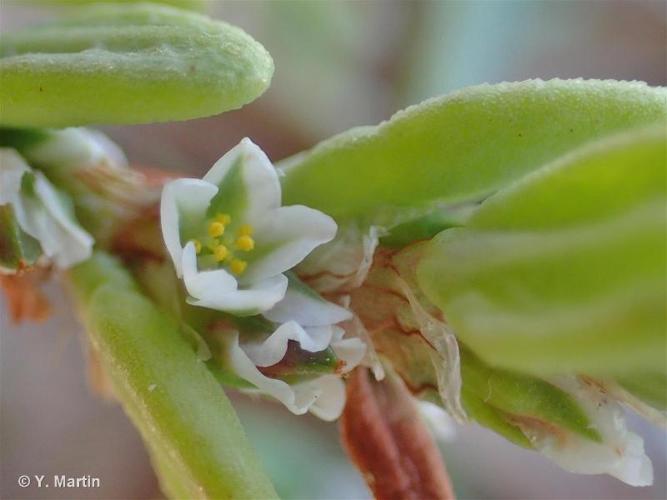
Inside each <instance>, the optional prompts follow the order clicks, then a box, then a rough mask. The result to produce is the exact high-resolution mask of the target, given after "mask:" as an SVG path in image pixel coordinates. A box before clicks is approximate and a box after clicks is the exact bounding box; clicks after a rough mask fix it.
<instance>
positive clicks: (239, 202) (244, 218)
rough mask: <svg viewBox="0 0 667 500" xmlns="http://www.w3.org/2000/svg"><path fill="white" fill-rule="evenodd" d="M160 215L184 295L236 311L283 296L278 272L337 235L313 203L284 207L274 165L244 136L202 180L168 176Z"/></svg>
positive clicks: (260, 307)
mask: <svg viewBox="0 0 667 500" xmlns="http://www.w3.org/2000/svg"><path fill="white" fill-rule="evenodd" d="M161 221H162V234H163V237H164V241H165V244H166V246H167V250H168V251H169V254H170V255H171V258H172V260H173V263H174V267H175V268H176V273H177V274H178V276H179V277H182V278H183V281H184V283H185V287H186V290H187V292H188V295H189V296H190V297H189V299H188V302H189V303H191V304H193V305H196V306H201V307H208V308H211V309H218V310H220V311H226V312H230V313H234V314H237V315H251V314H257V313H259V312H264V311H267V310H269V309H271V308H272V307H273V306H274V305H275V304H276V303H278V302H279V301H280V300H281V299H282V298H283V297H284V296H285V292H286V289H287V278H286V277H285V275H284V274H283V273H284V272H285V271H287V270H289V269H291V268H292V267H294V266H295V265H296V264H298V263H299V262H301V261H302V260H303V259H304V257H306V255H308V254H309V253H310V252H311V251H312V250H313V249H314V248H315V247H317V246H319V245H321V244H323V243H326V242H328V241H330V240H331V239H333V237H334V236H335V234H336V223H335V222H334V221H333V219H331V217H329V216H327V215H325V214H323V213H321V212H318V211H317V210H313V209H311V208H308V207H304V206H300V205H296V206H289V207H281V190H280V182H279V180H278V175H277V172H276V170H275V169H274V168H273V165H272V164H271V162H270V161H269V159H268V158H267V157H266V155H265V154H264V153H263V152H262V150H261V149H259V148H258V147H257V146H256V145H255V144H253V143H252V142H251V141H250V140H249V139H243V140H242V141H241V143H240V144H238V145H237V146H236V147H235V148H233V149H232V150H231V151H229V152H228V153H227V154H225V155H224V156H223V157H222V158H221V159H220V160H218V161H217V162H216V163H215V165H213V167H212V168H211V170H210V171H209V172H208V173H207V174H206V175H205V176H204V178H203V179H202V180H198V179H179V180H176V181H172V182H170V183H168V184H167V185H166V186H165V188H164V190H163V192H162V204H161Z"/></svg>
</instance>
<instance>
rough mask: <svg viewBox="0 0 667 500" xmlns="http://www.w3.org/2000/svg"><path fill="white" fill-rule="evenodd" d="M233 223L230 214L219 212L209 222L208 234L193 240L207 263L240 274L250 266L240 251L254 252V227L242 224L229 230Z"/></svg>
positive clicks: (198, 253)
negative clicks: (240, 254) (241, 256)
mask: <svg viewBox="0 0 667 500" xmlns="http://www.w3.org/2000/svg"><path fill="white" fill-rule="evenodd" d="M231 224H232V217H231V216H230V215H229V214H217V215H216V216H215V217H214V218H213V219H212V220H210V221H209V222H208V224H207V228H206V229H207V236H205V237H204V238H202V239H201V240H196V239H194V240H192V242H193V243H194V245H195V250H196V252H197V255H198V256H200V258H202V259H203V260H204V261H205V262H206V263H209V264H213V265H216V266H218V267H221V266H225V267H227V268H228V269H229V270H230V271H231V272H232V273H233V274H235V275H237V276H240V275H241V274H243V273H244V272H245V270H246V268H247V267H248V262H247V261H246V260H244V259H243V258H240V257H239V253H248V252H252V250H253V249H254V248H255V240H254V239H253V238H252V233H253V227H252V226H251V225H250V224H242V225H241V226H239V227H238V228H237V229H236V231H233V232H232V231H228V228H229V227H230V226H231Z"/></svg>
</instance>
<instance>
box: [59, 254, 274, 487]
mask: <svg viewBox="0 0 667 500" xmlns="http://www.w3.org/2000/svg"><path fill="white" fill-rule="evenodd" d="M71 278H72V283H73V285H74V289H75V291H76V293H77V295H78V298H79V300H80V303H81V306H82V311H83V315H84V319H85V322H86V325H87V327H88V333H89V337H90V340H91V342H92V344H93V346H94V348H95V349H96V350H97V351H98V352H99V354H100V358H101V360H102V363H103V365H104V367H105V369H106V371H107V373H108V374H109V375H110V376H111V378H112V380H113V382H114V389H115V393H116V394H117V396H118V397H119V399H120V400H121V402H122V403H123V406H124V408H125V410H126V411H127V412H128V414H129V415H130V417H131V418H132V419H133V421H134V423H135V425H136V426H137V427H138V428H139V430H140V431H141V433H142V435H143V438H144V440H145V441H146V443H147V445H148V447H149V448H150V450H151V454H152V456H153V458H154V461H155V463H156V466H157V467H158V470H160V471H161V472H162V473H165V474H168V477H163V478H162V482H163V484H164V486H165V489H166V490H167V491H168V492H169V493H170V494H182V493H184V492H187V495H186V496H187V497H189V498H274V497H275V496H276V495H275V492H274V490H273V487H272V486H271V484H270V482H269V480H268V479H267V478H266V476H265V475H264V474H263V473H262V471H261V468H260V465H259V462H258V460H257V458H256V456H255V454H254V452H253V451H252V449H251V448H250V445H249V443H248V442H247V440H246V437H245V434H244V432H243V429H242V428H241V424H240V423H239V421H238V418H237V417H236V414H235V413H234V410H233V408H232V406H231V404H230V403H229V401H228V399H227V398H226V397H225V394H224V393H223V392H222V390H221V388H220V386H219V384H218V383H217V382H216V380H215V378H214V377H213V375H212V374H211V373H210V372H209V371H208V369H207V368H206V366H205V365H204V364H203V363H202V362H201V361H200V360H199V359H198V358H197V356H196V354H195V352H194V351H193V350H192V349H191V348H190V346H189V345H188V343H187V342H186V340H185V339H184V338H182V337H181V335H180V332H179V329H178V327H177V326H176V325H175V324H174V323H173V322H172V321H170V320H169V319H168V317H167V316H166V315H164V314H162V313H161V312H160V311H159V310H158V309H157V308H156V307H155V306H154V305H153V304H152V303H151V302H150V301H149V300H148V299H146V298H145V297H144V296H143V295H142V294H140V293H139V292H138V291H137V287H136V285H135V284H134V282H133V280H132V278H131V277H130V276H129V275H128V274H127V272H126V271H125V270H123V269H122V268H121V267H120V266H119V265H118V263H117V262H116V261H115V260H113V259H111V258H110V257H108V256H106V255H104V254H101V253H97V254H95V255H94V256H93V257H92V258H91V259H89V260H88V261H87V262H85V263H84V264H81V265H79V266H77V267H76V268H74V269H73V270H72V271H71Z"/></svg>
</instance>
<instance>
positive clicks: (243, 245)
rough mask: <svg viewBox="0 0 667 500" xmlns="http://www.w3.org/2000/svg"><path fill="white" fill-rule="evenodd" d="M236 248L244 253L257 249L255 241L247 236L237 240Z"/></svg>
mask: <svg viewBox="0 0 667 500" xmlns="http://www.w3.org/2000/svg"><path fill="white" fill-rule="evenodd" d="M236 248H238V249H239V250H243V251H244V252H249V251H250V250H252V249H253V248H255V240H253V239H252V238H251V237H250V236H247V235H244V236H239V237H238V238H236Z"/></svg>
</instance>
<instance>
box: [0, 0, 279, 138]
mask: <svg viewBox="0 0 667 500" xmlns="http://www.w3.org/2000/svg"><path fill="white" fill-rule="evenodd" d="M0 56H1V58H0V77H1V78H2V86H0V107H1V109H2V113H1V114H0V124H2V125H5V126H25V127H27V126H31V127H62V126H69V125H81V124H88V123H127V124H131V123H147V122H158V121H168V120H184V119H189V118H196V117H201V116H209V115H214V114H217V113H221V112H223V111H227V110H230V109H236V108H239V107H241V106H242V105H244V104H246V103H248V102H250V101H252V100H254V99H255V98H257V97H258V96H259V95H261V94H262V92H264V90H266V88H267V87H268V85H269V82H270V80H271V76H272V74H273V61H272V60H271V57H270V56H269V54H268V52H266V50H265V49H264V48H263V47H262V46H261V45H260V44H259V43H257V42H256V41H255V40H253V39H252V38H251V37H250V36H248V35H247V34H246V33H244V32H243V31H242V30H240V29H238V28H236V27H233V26H230V25H228V24H226V23H222V22H217V21H213V20H211V19H209V18H207V17H205V16H202V15H199V14H195V13H191V12H187V11H182V10H179V9H175V8H171V7H166V6H158V5H151V4H140V5H125V6H123V5H102V6H98V7H92V8H89V9H82V10H80V11H78V13H77V14H75V15H74V16H73V17H71V18H68V19H66V20H64V21H62V22H60V23H55V24H52V25H47V26H43V27H39V28H35V29H31V30H27V31H24V32H20V33H16V34H11V35H3V37H2V44H1V45H0Z"/></svg>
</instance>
